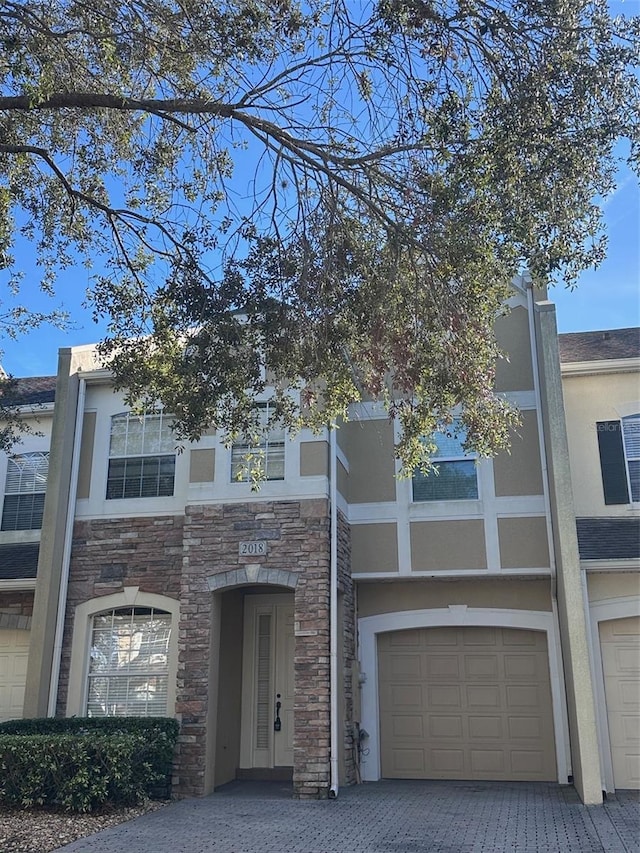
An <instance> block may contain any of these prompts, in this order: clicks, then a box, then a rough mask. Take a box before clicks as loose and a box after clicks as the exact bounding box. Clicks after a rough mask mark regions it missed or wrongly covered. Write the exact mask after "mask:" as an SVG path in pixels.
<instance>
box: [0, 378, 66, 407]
mask: <svg viewBox="0 0 640 853" xmlns="http://www.w3.org/2000/svg"><path fill="white" fill-rule="evenodd" d="M55 396H56V377H55V376H28V377H26V378H24V379H13V380H11V385H10V386H9V387H8V388H7V389H6V391H5V392H4V393H0V403H1V404H2V405H8V406H29V405H31V406H37V405H40V404H42V403H53V402H54V400H55Z"/></svg>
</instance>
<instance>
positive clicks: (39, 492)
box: [0, 450, 50, 533]
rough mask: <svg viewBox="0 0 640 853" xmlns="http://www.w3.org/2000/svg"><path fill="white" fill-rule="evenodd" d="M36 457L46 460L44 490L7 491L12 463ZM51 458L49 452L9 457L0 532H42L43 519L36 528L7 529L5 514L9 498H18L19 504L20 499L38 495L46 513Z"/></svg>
mask: <svg viewBox="0 0 640 853" xmlns="http://www.w3.org/2000/svg"><path fill="white" fill-rule="evenodd" d="M34 456H39V457H40V458H41V459H46V476H45V482H44V488H43V489H36V488H33V489H32V490H30V491H24V490H22V491H15V492H9V491H7V489H8V485H9V478H10V468H11V463H12V462H14V460H15V459H19V458H20V457H34ZM49 458H50V452H49V450H25V451H24V452H22V453H14V454H12V455H11V456H7V461H6V467H5V477H4V491H3V494H2V513H1V514H0V530H1V531H2V532H3V533H15V532H17V531H22V530H42V518H41V520H40V524H39V525H37V526H36V527H34V526H33V525H32V526H30V527H5V526H4V514H5V510H6V505H7V498H8V497H9V498H17V499H18V503H19V499H20V498H21V497H29V496H36V495H41V496H42V512H43V513H44V501H45V498H46V494H47V485H48V479H49ZM14 464H15V463H14ZM34 486H35V478H34ZM31 514H32V515H33V508H32V511H31Z"/></svg>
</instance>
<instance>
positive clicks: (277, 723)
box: [273, 693, 282, 732]
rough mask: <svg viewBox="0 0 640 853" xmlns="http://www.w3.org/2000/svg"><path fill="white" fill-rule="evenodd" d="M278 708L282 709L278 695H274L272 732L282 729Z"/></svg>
mask: <svg viewBox="0 0 640 853" xmlns="http://www.w3.org/2000/svg"><path fill="white" fill-rule="evenodd" d="M280 708H282V702H281V701H280V694H279V693H278V694H276V718H275V720H274V721H273V730H274V732H279V731H281V729H282V722H281V720H280Z"/></svg>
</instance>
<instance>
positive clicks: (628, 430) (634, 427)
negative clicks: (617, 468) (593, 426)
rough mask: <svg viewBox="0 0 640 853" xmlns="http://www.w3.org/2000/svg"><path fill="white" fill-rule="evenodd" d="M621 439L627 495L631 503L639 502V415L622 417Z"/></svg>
mask: <svg viewBox="0 0 640 853" xmlns="http://www.w3.org/2000/svg"><path fill="white" fill-rule="evenodd" d="M622 439H623V441H624V458H625V461H626V464H627V477H628V481H629V495H630V496H631V502H632V503H638V502H640V415H631V416H630V417H628V418H623V419H622Z"/></svg>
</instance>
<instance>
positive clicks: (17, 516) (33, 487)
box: [1, 451, 49, 530]
mask: <svg viewBox="0 0 640 853" xmlns="http://www.w3.org/2000/svg"><path fill="white" fill-rule="evenodd" d="M48 473H49V454H48V453H46V452H44V451H37V452H34V453H20V454H17V455H16V456H11V457H10V458H9V459H8V460H7V480H6V485H5V494H4V502H3V505H2V525H1V526H2V530H39V529H40V528H41V527H42V512H43V510H44V496H45V492H46V490H47V476H48Z"/></svg>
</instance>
